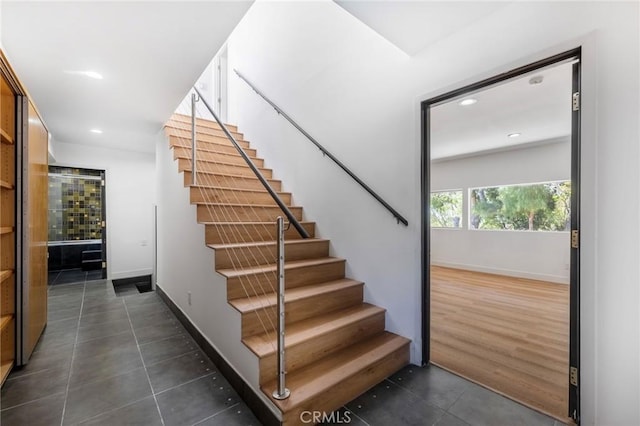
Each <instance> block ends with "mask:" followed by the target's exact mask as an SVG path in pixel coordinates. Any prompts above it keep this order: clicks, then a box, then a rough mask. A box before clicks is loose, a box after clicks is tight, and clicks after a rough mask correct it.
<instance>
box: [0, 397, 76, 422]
mask: <svg viewBox="0 0 640 426" xmlns="http://www.w3.org/2000/svg"><path fill="white" fill-rule="evenodd" d="M2 406H3V408H4V404H3V405H2ZM63 407H64V392H61V393H58V394H55V395H51V396H49V397H47V398H43V399H39V400H37V401H33V402H30V403H28V404H24V405H19V406H17V407H14V408H9V409H3V410H2V411H1V412H0V424H2V425H5V426H22V425H25V426H26V425H29V426H51V425H59V424H60V419H61V418H62V409H63Z"/></svg>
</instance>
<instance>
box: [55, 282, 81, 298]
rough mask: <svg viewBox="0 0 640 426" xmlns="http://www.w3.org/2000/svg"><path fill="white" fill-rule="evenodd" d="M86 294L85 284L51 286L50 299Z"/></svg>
mask: <svg viewBox="0 0 640 426" xmlns="http://www.w3.org/2000/svg"><path fill="white" fill-rule="evenodd" d="M82 293H84V284H83V283H76V284H66V285H52V286H49V297H60V296H69V295H73V294H82Z"/></svg>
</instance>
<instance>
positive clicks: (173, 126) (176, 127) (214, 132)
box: [164, 123, 244, 142]
mask: <svg viewBox="0 0 640 426" xmlns="http://www.w3.org/2000/svg"><path fill="white" fill-rule="evenodd" d="M181 124H182V125H185V126H189V127H188V128H184V127H181ZM190 126H191V123H167V124H165V125H164V128H165V129H166V130H169V131H174V132H180V133H184V136H183V137H186V136H187V135H188V136H189V137H191V127H190ZM218 133H219V134H218ZM229 133H231V136H233V137H234V138H235V139H236V141H241V140H244V139H243V137H244V135H243V134H242V133H240V132H237V131H234V130H229ZM196 134H197V135H207V136H218V137H222V138H225V139H227V140H229V138H227V136H226V135H225V134H224V131H223V130H222V129H221V128H219V129H215V128H211V127H199V128H198V129H196ZM229 142H231V141H229Z"/></svg>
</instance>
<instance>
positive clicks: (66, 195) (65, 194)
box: [49, 166, 103, 241]
mask: <svg viewBox="0 0 640 426" xmlns="http://www.w3.org/2000/svg"><path fill="white" fill-rule="evenodd" d="M100 173H101V172H100V170H87V169H76V168H67V167H55V166H51V167H49V241H71V240H97V239H101V238H102V206H101V202H102V201H101V198H102V189H103V188H102V180H101V177H100Z"/></svg>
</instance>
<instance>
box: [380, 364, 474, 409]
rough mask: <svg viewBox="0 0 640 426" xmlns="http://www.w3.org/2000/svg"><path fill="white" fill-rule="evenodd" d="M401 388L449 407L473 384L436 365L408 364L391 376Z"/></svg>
mask: <svg viewBox="0 0 640 426" xmlns="http://www.w3.org/2000/svg"><path fill="white" fill-rule="evenodd" d="M389 380H391V381H392V382H394V383H395V384H396V385H398V386H400V387H401V388H405V389H408V390H410V391H411V392H413V393H415V394H416V395H418V396H419V397H420V398H422V399H424V400H425V401H427V402H428V403H429V404H431V405H435V406H436V407H440V408H442V409H444V410H446V409H448V408H449V407H451V405H453V403H454V402H456V401H457V400H458V398H459V397H460V395H462V393H463V392H464V391H466V390H468V389H470V388H471V387H472V386H473V384H471V383H470V382H469V381H468V380H465V379H463V378H461V377H459V376H456V375H455V374H451V373H449V372H448V371H445V370H443V369H441V368H439V367H436V366H435V365H431V366H428V367H418V366H415V365H408V366H406V367H405V368H403V369H402V370H400V371H399V372H397V373H396V374H394V375H393V376H391V377H390V378H389Z"/></svg>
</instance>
